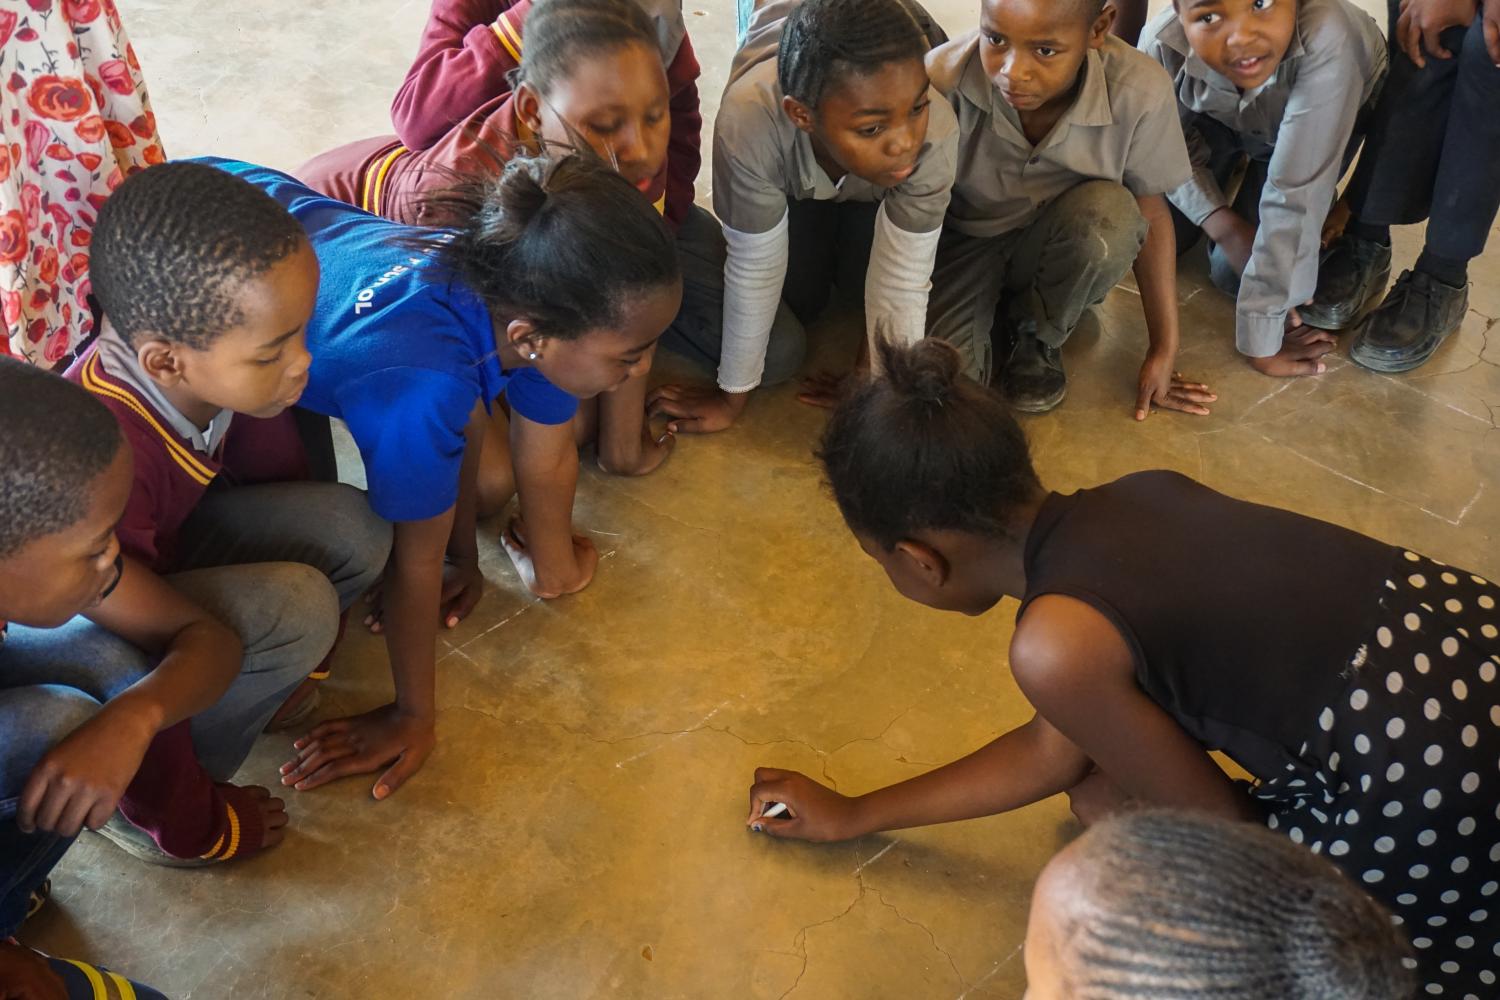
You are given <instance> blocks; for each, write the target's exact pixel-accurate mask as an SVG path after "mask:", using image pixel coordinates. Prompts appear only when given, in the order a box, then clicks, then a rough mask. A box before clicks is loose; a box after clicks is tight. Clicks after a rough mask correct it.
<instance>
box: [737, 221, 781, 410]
mask: <svg viewBox="0 0 1500 1000" xmlns="http://www.w3.org/2000/svg"><path fill="white" fill-rule="evenodd" d="M724 242H725V244H726V245H727V248H728V255H727V256H726V258H725V261H724V333H723V342H722V346H721V347H720V348H719V388H720V389H723V390H724V391H725V392H749V391H750V390H751V389H754V388H755V387H756V386H758V385H760V380H761V376H762V375H763V374H764V373H765V370H766V345H767V344H768V343H769V342H770V340H771V324H772V323H774V322H775V321H776V307H777V305H778V304H779V303H780V302H781V285H782V282H783V281H785V280H786V266H787V258H788V256H789V253H790V245H791V244H790V240H789V239H788V237H787V215H786V213H782V216H781V221H780V222H778V223H776V225H775V226H773V227H772V228H771V229H770V230H769V231H767V232H764V233H742V232H740V231H739V230H737V229H730V228H729V227H728V226H725V227H724Z"/></svg>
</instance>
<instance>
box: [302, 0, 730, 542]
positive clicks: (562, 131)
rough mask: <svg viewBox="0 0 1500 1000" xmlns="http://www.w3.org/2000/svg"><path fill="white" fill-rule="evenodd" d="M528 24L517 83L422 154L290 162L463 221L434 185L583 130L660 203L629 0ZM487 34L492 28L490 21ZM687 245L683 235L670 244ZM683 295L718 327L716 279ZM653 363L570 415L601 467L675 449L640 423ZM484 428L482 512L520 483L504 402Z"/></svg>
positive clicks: (652, 64) (510, 21)
mask: <svg viewBox="0 0 1500 1000" xmlns="http://www.w3.org/2000/svg"><path fill="white" fill-rule="evenodd" d="M530 6H531V5H530V3H528V2H524V0H523V3H522V4H521V5H520V7H521V9H519V10H511V11H510V12H508V13H507V14H505V15H503V16H502V19H501V21H499V22H497V28H496V30H497V31H499V30H500V29H499V27H498V25H499V24H503V25H505V26H506V27H505V31H504V32H502V33H503V34H505V36H506V37H507V38H509V37H510V33H511V32H512V31H515V32H519V29H520V26H521V15H523V14H524V13H526V11H527V10H528V9H529V8H530ZM437 17H438V14H437V11H436V10H435V11H434V19H436V18H437ZM525 27H526V39H527V44H526V48H525V50H524V53H523V54H522V56H521V60H520V65H519V68H518V69H517V71H516V74H515V83H516V87H515V90H514V91H513V92H507V93H505V94H501V95H497V96H495V97H493V98H491V99H489V100H488V101H487V103H485V104H484V105H483V107H482V108H480V109H479V110H478V111H476V112H475V113H474V114H473V115H472V116H471V117H470V118H469V120H468V121H467V122H466V123H465V124H464V125H463V126H462V127H457V128H454V129H452V130H450V131H449V132H448V133H447V134H446V135H445V136H444V137H443V138H441V139H440V140H437V141H436V142H435V143H433V144H432V145H430V146H428V147H427V148H425V149H422V150H420V151H413V150H408V149H407V148H406V147H405V146H403V145H401V143H400V142H399V141H398V140H397V139H396V137H395V136H379V137H376V138H374V139H366V140H361V141H359V142H354V143H350V144H348V145H345V146H341V147H339V148H337V149H334V150H331V151H329V152H327V153H323V154H321V155H320V156H317V157H315V158H313V159H312V160H310V161H309V162H308V163H306V164H304V165H303V166H302V167H301V168H299V169H298V170H297V171H296V173H297V176H298V177H299V178H300V179H301V180H302V181H304V182H305V183H306V184H307V185H308V186H310V187H312V188H314V189H315V190H317V191H319V192H321V193H323V194H325V195H328V196H329V197H331V198H338V199H339V200H341V201H346V202H348V203H349V204H352V205H357V206H359V207H360V208H363V209H365V210H366V211H368V212H374V213H375V214H377V215H382V216H384V217H386V218H388V219H391V220H393V221H396V222H402V223H407V224H410V225H446V224H449V223H453V222H456V221H459V220H454V219H451V218H442V217H439V216H438V215H436V214H434V213H436V212H438V211H440V210H441V206H442V202H441V201H440V200H435V199H433V198H432V197H431V196H432V195H434V194H437V193H439V192H441V191H443V190H444V189H446V188H448V187H451V186H452V185H453V183H454V180H455V178H458V177H461V176H465V175H469V174H475V173H494V172H496V171H497V170H498V169H499V168H500V167H501V166H502V165H503V161H504V159H505V158H506V157H507V156H508V155H510V153H511V152H512V151H514V150H515V147H516V146H517V141H516V139H515V138H513V137H521V142H520V144H519V145H520V146H521V148H522V150H523V151H526V152H530V153H532V154H536V153H540V152H542V151H543V150H544V149H546V148H547V147H552V148H568V147H571V146H572V145H573V144H574V142H575V140H578V141H587V142H588V143H590V144H591V145H592V147H593V148H594V150H595V151H596V152H597V153H598V154H599V156H600V157H601V158H602V159H604V160H606V161H608V162H611V163H613V164H615V166H616V168H617V169H618V170H619V171H620V173H621V175H622V176H624V177H625V179H626V180H628V181H630V182H631V183H632V184H634V185H635V186H636V187H637V188H638V189H639V190H640V191H641V192H642V193H643V194H645V196H646V197H647V198H649V199H650V200H651V201H652V202H653V203H654V204H656V205H657V206H658V208H660V207H661V206H662V204H663V202H662V199H663V198H664V197H665V195H664V193H663V192H664V189H665V187H666V184H667V182H668V180H669V178H670V176H671V175H670V172H669V166H670V158H669V156H668V150H669V148H670V129H671V128H672V125H673V120H672V119H671V118H670V116H669V114H668V111H669V107H670V105H669V101H670V92H669V90H668V78H667V77H666V76H665V75H664V74H663V72H662V65H661V59H660V55H659V52H658V48H657V36H656V34H655V33H654V31H653V30H652V23H651V20H650V19H649V18H648V17H647V16H646V15H645V14H644V13H643V12H642V11H641V10H640V8H639V7H638V6H636V5H635V4H634V3H632V2H631V0H549V2H547V3H545V4H543V5H542V6H541V7H540V8H538V9H537V10H536V12H535V14H534V15H533V16H531V17H530V18H528V19H527V21H526V23H525ZM485 31H486V32H487V33H488V34H490V35H491V38H492V39H493V38H494V37H495V32H493V31H490V30H489V29H488V28H486V29H485ZM485 45H488V43H485ZM465 51H467V49H466V50H465ZM688 57H689V59H691V52H690V51H689V53H688ZM696 65H697V64H696V63H693V67H694V72H695V73H696ZM410 85H411V81H410V80H409V81H408V88H409V87H410ZM501 151H504V152H501ZM694 156H696V147H695V149H694ZM695 163H696V161H695ZM694 170H695V171H696V166H695V167H694ZM689 186H691V183H690V182H689ZM689 201H691V194H690V195H689ZM695 211H696V213H697V214H696V215H690V216H689V217H688V218H689V222H688V225H689V226H690V227H693V228H696V229H697V230H698V231H699V233H700V236H701V234H702V232H703V231H704V230H706V231H707V232H708V234H709V238H710V240H716V239H717V238H718V225H717V223H714V222H713V220H712V219H710V218H708V217H707V214H706V213H704V212H703V211H702V210H701V209H696V210H695ZM699 216H702V218H699ZM669 221H670V218H669ZM699 242H701V239H700V240H699ZM683 243H684V240H683V236H682V234H681V233H680V232H679V237H678V245H679V247H683ZM685 256H686V257H687V258H688V259H690V260H692V259H696V258H697V257H701V253H698V252H697V251H687V252H686V253H685ZM710 256H712V254H710ZM704 274H707V276H708V278H709V279H710V281H711V283H712V284H715V285H717V284H718V282H719V270H718V268H717V267H703V266H699V267H696V268H693V269H691V270H690V272H689V275H690V276H698V277H702V276H703V275H704ZM685 288H686V282H685ZM705 296H706V298H705ZM684 301H685V302H686V303H687V305H686V306H685V307H684V310H683V312H682V313H681V314H680V315H679V316H678V318H677V320H676V321H675V322H674V326H679V327H680V326H684V325H686V326H692V325H694V324H697V323H699V322H700V321H701V320H708V321H711V322H712V323H714V324H715V325H717V324H718V322H719V311H720V297H719V293H718V291H717V290H716V289H704V288H703V287H702V283H701V282H696V283H695V284H694V285H693V289H692V290H691V292H688V291H685V294H684ZM648 374H649V373H648V372H642V373H641V377H640V378H639V379H637V380H635V381H633V382H631V383H629V384H628V385H626V386H624V387H622V388H621V389H620V390H619V391H617V392H612V393H610V394H609V395H608V396H607V397H605V398H604V399H602V400H601V401H600V402H599V404H598V412H597V413H595V409H594V406H593V404H590V405H589V406H588V407H586V409H585V412H584V415H583V418H582V419H581V420H580V422H579V423H580V427H579V428H577V432H578V436H579V437H581V438H583V439H585V440H590V439H593V438H595V436H596V432H595V431H594V429H593V428H595V427H597V439H598V444H599V464H600V466H601V467H603V468H604V469H605V470H606V471H608V472H612V473H616V474H620V475H632V476H639V475H646V474H648V473H650V472H653V471H654V470H655V469H656V468H657V467H658V466H660V465H661V463H662V462H663V461H665V460H666V457H667V455H668V454H669V453H670V451H671V448H672V443H673V440H674V439H673V438H672V437H671V436H670V435H662V436H660V437H657V436H655V435H653V434H652V432H651V428H650V426H649V425H648V423H647V421H646V405H645V400H646V378H647V375H648ZM490 429H491V432H492V433H490V434H489V435H488V440H489V441H490V442H491V443H492V447H491V448H490V449H489V450H488V451H487V452H486V454H484V455H483V456H482V458H481V467H480V487H481V506H482V508H483V510H484V512H485V513H491V512H494V511H498V510H499V509H501V508H502V507H504V505H505V504H506V502H507V501H508V500H509V499H510V496H511V494H512V493H513V492H514V489H515V483H514V473H513V471H512V469H511V467H510V464H509V461H508V456H507V454H506V453H505V451H504V450H503V449H498V448H496V447H494V445H495V444H496V443H498V442H503V441H504V440H505V438H506V435H507V434H508V433H509V429H508V419H507V417H506V414H505V413H504V411H503V410H499V411H496V413H495V415H494V423H493V425H492V427H491V428H490ZM558 460H559V461H560V460H561V457H560V456H559V458H558Z"/></svg>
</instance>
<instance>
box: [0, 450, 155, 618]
mask: <svg viewBox="0 0 1500 1000" xmlns="http://www.w3.org/2000/svg"><path fill="white" fill-rule="evenodd" d="M131 478H132V460H131V454H130V449H129V448H128V447H126V445H125V443H124V442H123V441H122V442H121V443H120V447H119V449H118V450H117V451H116V452H115V457H114V461H112V462H111V463H110V464H109V467H108V468H107V469H105V470H104V471H103V472H101V473H99V475H98V476H97V477H95V479H94V481H93V483H91V484H90V486H89V506H88V512H87V513H86V514H84V516H83V519H82V520H81V521H79V522H78V523H76V524H73V525H70V526H69V527H67V528H64V529H62V530H61V531H54V532H52V533H51V534H50V535H42V536H40V537H38V538H33V539H32V540H31V541H29V542H27V543H26V544H25V545H23V546H22V547H21V549H20V551H18V552H15V553H13V554H12V555H11V556H9V557H8V558H6V559H4V560H0V619H4V620H6V621H12V622H15V623H17V624H19V625H30V626H32V627H34V628H56V627H57V626H59V625H62V624H63V623H64V622H66V621H68V619H70V618H72V617H73V616H74V615H76V614H79V613H80V612H83V611H86V610H88V609H89V608H91V607H93V606H94V605H96V604H98V603H99V601H100V600H101V599H102V597H103V595H104V593H105V591H107V590H109V589H110V588H111V587H112V586H114V583H115V580H116V579H117V578H118V576H119V571H118V570H117V569H116V568H115V559H116V558H117V557H118V556H119V554H120V544H119V542H117V541H116V540H115V525H116V524H118V523H119V521H120V516H121V515H122V514H123V513H124V512H125V501H126V500H128V499H129V498H130V486H131Z"/></svg>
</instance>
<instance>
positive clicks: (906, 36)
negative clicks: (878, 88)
mask: <svg viewBox="0 0 1500 1000" xmlns="http://www.w3.org/2000/svg"><path fill="white" fill-rule="evenodd" d="M926 53H927V38H926V36H925V35H924V34H923V33H922V27H921V25H920V24H918V23H917V19H916V18H915V17H914V16H913V15H912V12H911V10H910V9H909V8H908V7H907V6H906V4H905V3H903V2H902V0H803V2H802V3H801V4H798V6H797V8H796V9H795V10H793V11H792V13H791V14H790V15H789V16H788V17H787V19H786V23H785V24H784V25H782V28H781V43H780V46H779V48H778V49H777V51H776V80H777V83H779V84H780V85H781V92H782V93H783V94H785V95H786V96H787V97H790V98H792V99H794V100H796V101H799V102H801V103H802V104H805V105H807V106H808V107H809V108H816V107H817V106H818V104H819V102H821V101H822V99H823V95H824V93H826V92H827V91H828V89H829V88H830V87H832V86H834V85H835V84H837V83H839V82H840V81H841V80H843V79H844V78H845V77H847V76H850V75H858V76H865V75H868V74H870V73H873V72H875V71H876V70H878V69H880V68H881V67H882V66H886V65H888V64H890V63H893V62H899V61H901V60H903V59H915V60H917V61H918V62H921V61H922V58H923V56H925V55H926Z"/></svg>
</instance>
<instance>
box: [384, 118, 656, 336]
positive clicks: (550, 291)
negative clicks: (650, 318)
mask: <svg viewBox="0 0 1500 1000" xmlns="http://www.w3.org/2000/svg"><path fill="white" fill-rule="evenodd" d="M482 148H485V149H488V151H489V154H490V155H491V156H492V157H493V158H494V159H495V161H496V164H497V168H496V173H495V174H494V175H487V174H484V175H480V174H476V175H473V176H470V177H468V178H466V179H462V180H460V181H459V182H458V183H456V184H455V185H454V186H453V187H451V188H449V189H447V190H444V191H441V192H438V193H436V194H434V195H432V196H431V197H430V198H429V199H428V205H429V207H430V210H431V211H432V212H433V213H434V214H435V215H437V216H440V217H443V218H451V219H458V220H461V221H460V222H459V224H458V225H457V226H456V227H454V228H453V229H451V230H443V231H434V232H419V233H417V234H416V235H412V236H409V237H404V238H402V239H400V240H399V241H398V242H399V244H400V245H402V246H405V247H409V248H411V249H414V250H418V251H420V252H423V253H426V254H429V255H430V256H431V257H432V258H433V259H434V261H435V263H436V266H435V267H433V268H431V269H429V270H428V273H429V274H430V275H431V276H432V278H433V280H438V281H446V280H448V279H449V278H450V277H456V278H457V279H458V280H460V281H461V282H463V283H464V284H465V285H466V286H467V287H468V288H469V289H470V290H471V291H472V292H474V294H476V295H477V296H479V298H480V299H481V300H482V301H483V302H484V303H485V305H486V306H488V307H489V309H490V311H491V312H492V313H494V314H496V315H502V316H525V317H526V318H528V319H530V320H531V321H532V323H533V324H534V325H535V326H536V328H537V330H538V331H539V332H541V333H543V334H545V335H546V336H549V337H557V338H559V339H563V340H571V339H573V338H576V337H578V336H580V335H582V334H584V333H586V332H587V331H589V330H593V329H598V328H600V327H609V326H616V325H618V324H619V323H621V322H622V320H623V318H624V311H625V307H626V306H627V305H628V304H629V303H631V302H634V301H638V300H639V299H640V297H641V296H642V295H644V294H646V293H648V292H651V291H654V290H656V289H661V288H670V287H672V286H673V285H675V284H676V283H677V281H678V280H679V278H680V277H681V271H680V269H679V267H678V263H677V244H676V241H675V240H674V239H673V237H672V234H671V232H670V231H668V229H667V226H666V223H665V222H663V221H662V217H661V215H660V214H659V213H658V212H657V211H656V209H655V208H653V207H652V206H651V203H650V202H648V201H647V200H646V199H645V198H642V197H641V193H640V192H639V191H637V190H636V189H635V188H634V187H633V186H631V184H630V182H629V181H627V180H626V179H625V178H623V177H621V176H620V175H619V174H617V173H615V171H613V170H612V169H610V167H609V165H608V164H606V163H605V162H604V161H603V160H601V159H600V158H599V157H598V156H596V155H594V153H593V151H592V150H589V149H588V148H587V147H585V148H584V149H582V150H580V151H576V152H566V153H562V152H558V151H556V150H553V151H551V155H539V156H525V155H512V156H509V157H508V158H507V154H506V153H504V152H503V151H500V150H495V149H493V148H490V147H482Z"/></svg>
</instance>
